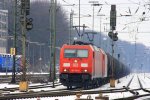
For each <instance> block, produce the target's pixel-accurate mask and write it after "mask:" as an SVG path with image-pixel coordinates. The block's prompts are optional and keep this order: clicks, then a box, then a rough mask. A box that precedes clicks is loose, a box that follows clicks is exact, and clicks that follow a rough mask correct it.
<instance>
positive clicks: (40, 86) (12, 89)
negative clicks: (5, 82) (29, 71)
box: [0, 82, 61, 93]
mask: <svg viewBox="0 0 150 100" xmlns="http://www.w3.org/2000/svg"><path fill="white" fill-rule="evenodd" d="M60 85H61V83H57V82H55V86H60ZM48 87H53V85H52V82H51V83H49V84H40V85H34V86H29V90H32V89H41V88H48ZM18 90H19V87H13V88H6V87H5V88H3V89H0V91H1V93H2V92H14V91H18Z"/></svg>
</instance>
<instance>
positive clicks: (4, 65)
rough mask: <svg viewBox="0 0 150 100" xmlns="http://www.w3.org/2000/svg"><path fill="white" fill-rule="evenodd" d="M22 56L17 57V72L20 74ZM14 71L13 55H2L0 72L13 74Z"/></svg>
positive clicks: (0, 55) (0, 56)
mask: <svg viewBox="0 0 150 100" xmlns="http://www.w3.org/2000/svg"><path fill="white" fill-rule="evenodd" d="M20 65H21V55H16V72H19V71H20V69H21V67H20ZM12 70H13V55H11V54H6V53H1V54H0V72H12Z"/></svg>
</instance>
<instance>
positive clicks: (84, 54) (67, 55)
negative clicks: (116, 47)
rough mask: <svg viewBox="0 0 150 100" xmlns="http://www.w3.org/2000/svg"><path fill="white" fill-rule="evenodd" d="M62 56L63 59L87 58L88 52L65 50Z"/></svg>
mask: <svg viewBox="0 0 150 100" xmlns="http://www.w3.org/2000/svg"><path fill="white" fill-rule="evenodd" d="M64 56H65V58H87V57H88V50H79V49H66V50H65V51H64Z"/></svg>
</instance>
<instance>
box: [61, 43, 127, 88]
mask: <svg viewBox="0 0 150 100" xmlns="http://www.w3.org/2000/svg"><path fill="white" fill-rule="evenodd" d="M113 59H114V67H115V71H114V77H115V78H119V77H123V76H125V75H127V74H128V73H129V69H128V68H127V67H126V66H125V65H124V64H123V63H121V62H119V61H118V60H117V59H115V58H113ZM111 61H112V56H111V55H109V54H107V53H106V52H105V51H103V50H102V49H101V48H98V47H96V46H94V45H92V44H88V43H83V42H78V43H77V42H76V43H75V44H73V45H68V44H64V45H63V46H62V48H61V50H60V68H59V73H60V74H59V78H60V82H61V83H62V84H63V85H64V86H67V88H68V89H70V88H72V86H77V87H84V88H87V87H88V86H99V85H100V84H101V83H102V82H103V81H106V79H107V80H108V79H109V78H110V77H111V68H112V67H111Z"/></svg>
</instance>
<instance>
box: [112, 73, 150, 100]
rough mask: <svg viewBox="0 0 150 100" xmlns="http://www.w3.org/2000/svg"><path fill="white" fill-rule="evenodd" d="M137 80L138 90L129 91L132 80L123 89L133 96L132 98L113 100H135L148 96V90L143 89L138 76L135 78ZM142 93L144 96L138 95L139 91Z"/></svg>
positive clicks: (149, 91)
mask: <svg viewBox="0 0 150 100" xmlns="http://www.w3.org/2000/svg"><path fill="white" fill-rule="evenodd" d="M137 79H138V83H139V86H140V88H139V89H137V90H134V89H130V88H129V86H130V84H131V82H132V80H133V78H132V79H131V80H130V81H129V83H128V85H127V87H125V89H126V90H127V91H129V92H130V93H132V94H133V96H130V97H124V98H119V99H114V100H134V99H137V98H140V97H145V96H150V90H148V89H146V88H143V84H142V82H141V80H140V78H139V76H137ZM141 90H142V91H144V92H145V93H146V94H140V92H139V91H141Z"/></svg>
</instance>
